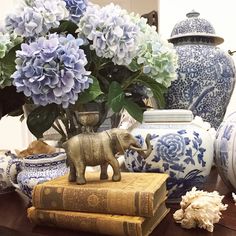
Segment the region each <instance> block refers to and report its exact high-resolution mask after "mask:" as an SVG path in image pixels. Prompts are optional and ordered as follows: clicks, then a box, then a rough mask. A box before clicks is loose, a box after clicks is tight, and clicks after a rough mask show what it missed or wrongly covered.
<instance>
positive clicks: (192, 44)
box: [166, 12, 235, 128]
mask: <svg viewBox="0 0 236 236" xmlns="http://www.w3.org/2000/svg"><path fill="white" fill-rule="evenodd" d="M187 16H188V18H187V19H186V20H184V21H181V22H179V23H177V24H176V25H175V27H174V29H173V31H172V34H171V38H170V39H169V41H170V42H172V43H173V44H174V46H175V49H176V51H177V54H178V64H179V67H178V69H177V74H178V79H177V80H176V81H173V82H172V84H171V87H170V88H169V89H168V93H167V96H166V100H167V108H168V109H177V108H179V109H189V110H192V112H193V114H194V115H195V116H196V115H197V116H201V117H202V118H203V120H205V121H207V122H209V123H210V124H211V125H212V126H213V127H215V128H218V127H219V125H220V123H221V122H222V120H223V118H224V114H225V111H226V108H227V105H228V103H229V101H230V97H231V94H232V91H233V88H234V84H235V66H234V63H233V60H232V58H231V57H230V56H229V55H228V54H226V53H225V52H224V51H223V50H221V49H219V48H218V47H216V45H217V44H220V43H222V42H223V39H222V38H220V37H218V36H216V35H215V30H214V28H213V26H212V25H211V24H210V23H209V22H208V21H206V20H205V19H201V18H199V17H198V16H199V13H196V12H192V13H189V14H187Z"/></svg>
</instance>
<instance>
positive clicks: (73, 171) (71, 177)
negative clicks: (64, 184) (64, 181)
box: [67, 158, 76, 182]
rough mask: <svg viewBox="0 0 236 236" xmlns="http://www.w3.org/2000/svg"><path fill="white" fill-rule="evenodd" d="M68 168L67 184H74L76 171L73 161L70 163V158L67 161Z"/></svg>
mask: <svg viewBox="0 0 236 236" xmlns="http://www.w3.org/2000/svg"><path fill="white" fill-rule="evenodd" d="M67 161H68V164H69V167H70V172H69V176H68V181H69V182H75V181H76V169H75V165H74V163H73V161H71V159H70V158H68V159H67Z"/></svg>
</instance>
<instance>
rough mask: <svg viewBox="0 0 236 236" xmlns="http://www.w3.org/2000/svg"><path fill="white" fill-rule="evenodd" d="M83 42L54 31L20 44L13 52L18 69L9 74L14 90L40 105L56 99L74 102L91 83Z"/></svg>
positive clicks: (63, 101)
mask: <svg viewBox="0 0 236 236" xmlns="http://www.w3.org/2000/svg"><path fill="white" fill-rule="evenodd" d="M82 44H83V40H81V39H80V38H78V39H75V38H74V37H73V36H72V35H67V37H65V36H59V35H57V34H51V35H49V36H48V37H40V38H39V39H37V40H36V41H35V42H32V43H29V44H26V43H25V44H22V45H21V51H17V53H16V55H17V59H16V69H17V70H16V72H15V73H14V74H13V75H12V78H13V84H14V85H15V86H16V88H17V91H18V92H24V94H25V96H27V97H32V99H33V102H34V103H35V104H38V105H42V106H45V105H47V104H50V103H56V104H62V106H63V108H67V107H68V106H69V104H70V103H71V104H74V103H75V102H76V101H77V99H78V94H79V93H81V92H83V91H84V90H85V89H87V88H89V86H90V84H91V83H92V79H91V78H89V74H90V72H88V71H86V69H85V65H86V64H87V59H86V56H85V53H84V51H83V50H82V49H81V48H80V46H81V45H82Z"/></svg>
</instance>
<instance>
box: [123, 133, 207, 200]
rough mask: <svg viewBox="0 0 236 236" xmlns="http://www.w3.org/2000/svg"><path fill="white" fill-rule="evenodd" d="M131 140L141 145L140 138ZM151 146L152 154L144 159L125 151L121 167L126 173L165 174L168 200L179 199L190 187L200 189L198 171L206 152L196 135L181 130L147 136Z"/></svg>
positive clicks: (200, 181)
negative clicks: (126, 170)
mask: <svg viewBox="0 0 236 236" xmlns="http://www.w3.org/2000/svg"><path fill="white" fill-rule="evenodd" d="M135 137H136V139H137V140H138V142H139V143H140V144H141V145H142V144H143V142H144V138H143V137H142V135H140V134H139V135H136V136H135ZM151 144H152V145H153V155H151V156H149V157H148V158H147V159H146V160H145V159H144V158H143V157H141V156H140V155H139V154H138V153H137V152H135V151H132V150H128V151H127V152H126V155H125V164H126V167H127V168H128V170H130V171H134V172H158V173H168V174H169V176H170V177H169V178H168V180H167V189H168V190H169V200H170V201H171V199H179V198H180V197H181V196H182V195H183V194H185V193H186V191H188V190H190V189H191V188H192V187H193V186H197V187H200V186H201V185H202V184H203V183H204V182H205V179H206V177H205V174H203V173H202V171H201V169H204V167H205V166H206V156H205V152H206V149H205V147H204V146H203V140H202V138H201V137H200V135H199V133H198V132H196V131H194V130H193V131H192V133H190V132H189V131H187V130H185V129H181V130H177V131H176V132H172V133H166V134H164V135H160V136H159V135H151ZM190 167H191V168H190ZM186 171H187V172H186Z"/></svg>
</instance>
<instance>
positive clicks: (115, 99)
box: [108, 81, 125, 112]
mask: <svg viewBox="0 0 236 236" xmlns="http://www.w3.org/2000/svg"><path fill="white" fill-rule="evenodd" d="M124 97H125V94H124V92H123V90H122V88H121V86H120V84H119V83H118V82H116V81H113V82H112V83H111V84H110V87H109V92H108V105H109V106H110V107H111V109H112V110H113V111H114V112H119V111H120V110H121V109H122V108H123V106H124Z"/></svg>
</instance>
